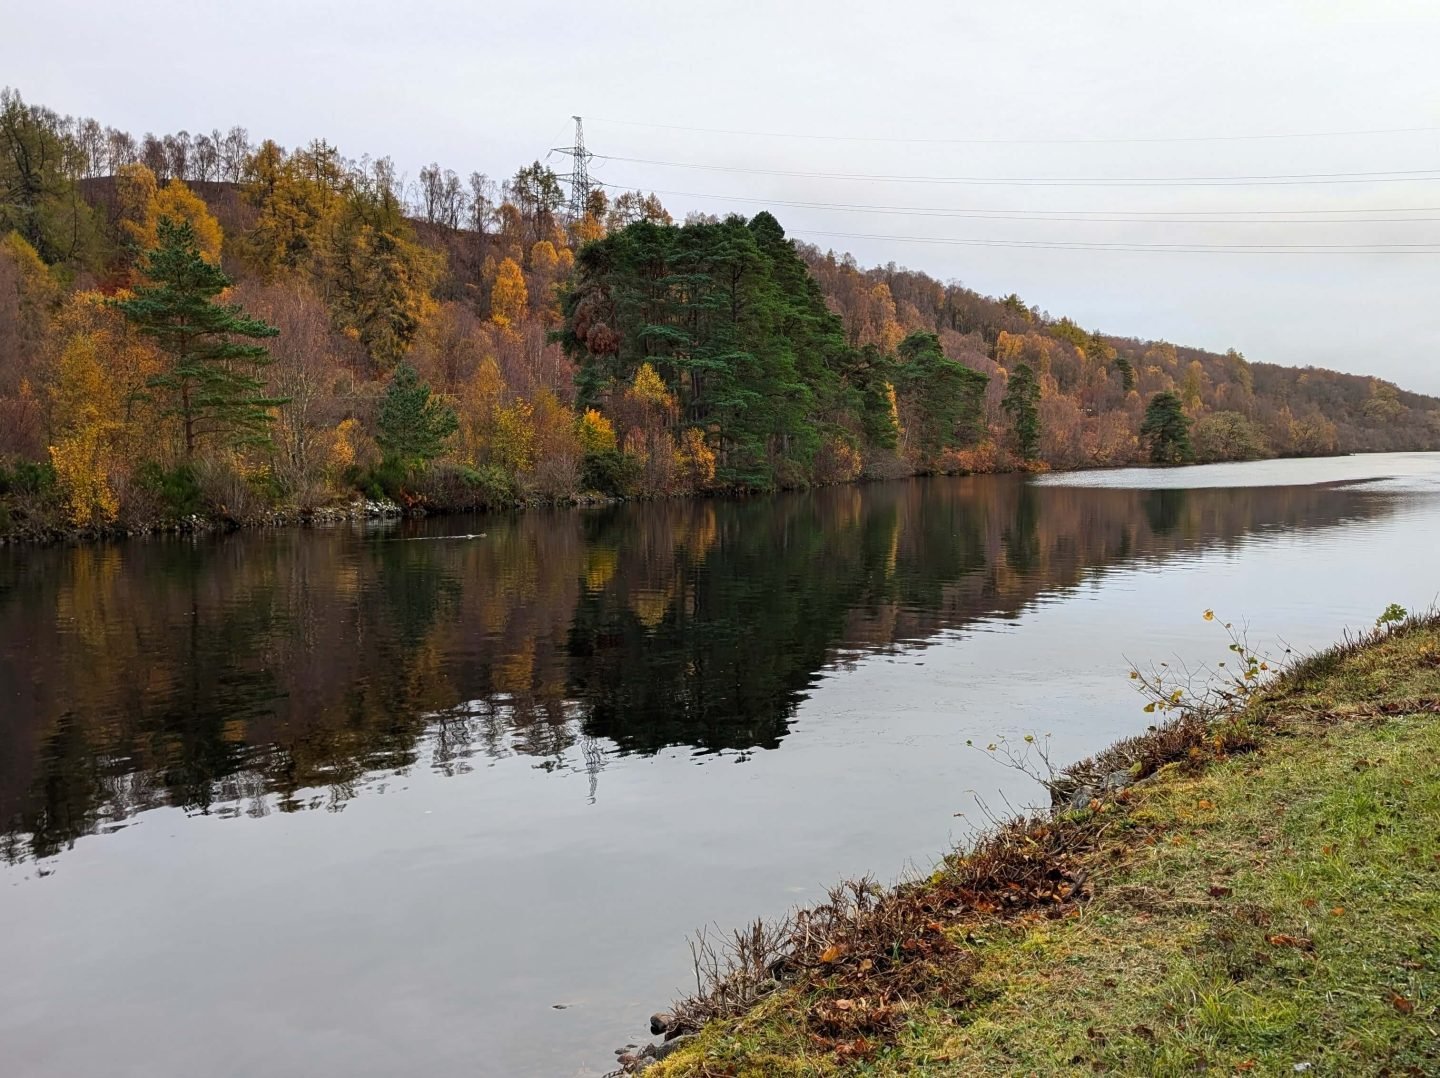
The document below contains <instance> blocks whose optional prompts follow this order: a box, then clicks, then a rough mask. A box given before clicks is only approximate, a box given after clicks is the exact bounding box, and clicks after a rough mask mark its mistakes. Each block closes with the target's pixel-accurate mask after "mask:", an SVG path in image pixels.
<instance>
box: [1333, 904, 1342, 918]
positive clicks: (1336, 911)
mask: <svg viewBox="0 0 1440 1078" xmlns="http://www.w3.org/2000/svg"><path fill="white" fill-rule="evenodd" d="M1344 912H1345V907H1344V906H1336V907H1335V908H1334V909H1332V910H1331V911H1330V916H1331V917H1339V916H1340V915H1341V914H1343V913H1344Z"/></svg>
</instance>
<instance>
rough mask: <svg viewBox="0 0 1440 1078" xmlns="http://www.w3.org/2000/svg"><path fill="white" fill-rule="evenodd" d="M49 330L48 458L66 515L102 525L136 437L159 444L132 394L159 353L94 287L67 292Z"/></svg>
mask: <svg viewBox="0 0 1440 1078" xmlns="http://www.w3.org/2000/svg"><path fill="white" fill-rule="evenodd" d="M53 333H54V340H55V342H56V348H57V352H56V358H55V367H54V371H53V372H52V379H51V386H50V427H51V431H52V437H53V441H52V442H51V444H50V447H49V448H50V460H51V463H52V464H53V465H54V468H55V476H56V480H57V482H58V484H59V487H60V490H61V493H62V495H63V497H64V500H65V511H66V515H67V516H68V517H69V519H70V521H71V523H73V524H76V525H79V526H82V527H83V526H88V525H103V524H106V523H109V522H110V521H112V520H114V519H115V516H116V514H117V512H118V511H119V507H120V505H119V498H118V496H117V494H116V488H117V486H118V485H119V484H120V483H122V482H123V480H124V479H125V477H126V475H127V473H128V470H129V468H130V467H131V466H132V464H133V461H134V460H135V458H136V457H137V456H138V455H139V452H140V449H141V443H142V442H143V441H148V442H150V443H151V444H150V445H149V449H150V450H151V451H152V452H153V451H154V450H155V449H157V448H159V447H158V446H156V445H155V444H153V439H154V431H153V426H152V421H153V418H154V417H153V415H152V414H151V413H150V411H149V407H148V405H147V404H146V402H145V401H144V400H143V399H141V397H140V394H141V391H142V389H143V387H144V385H145V382H146V379H148V378H149V377H150V376H151V375H153V374H155V373H156V372H158V371H159V370H160V367H161V360H160V357H159V355H158V354H157V353H156V351H155V348H154V346H153V345H151V344H150V343H149V342H148V341H146V340H145V339H143V338H141V337H140V336H139V335H138V334H136V333H134V332H133V331H132V330H130V328H129V327H128V326H127V325H126V324H125V320H124V319H123V318H122V317H121V316H120V315H119V314H118V313H117V312H116V311H115V310H114V308H113V307H112V306H111V305H110V303H109V301H108V299H107V297H105V296H102V295H100V294H99V293H95V292H78V293H75V294H74V295H72V296H70V297H69V299H67V300H66V302H65V305H64V306H63V307H62V308H61V310H60V313H59V314H58V315H57V316H56V318H55V322H54V329H53Z"/></svg>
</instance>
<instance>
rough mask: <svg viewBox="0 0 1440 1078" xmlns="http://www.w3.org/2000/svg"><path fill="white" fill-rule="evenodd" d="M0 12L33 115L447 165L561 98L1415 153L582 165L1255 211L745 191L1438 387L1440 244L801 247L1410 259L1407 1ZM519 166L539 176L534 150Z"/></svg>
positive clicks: (832, 157)
mask: <svg viewBox="0 0 1440 1078" xmlns="http://www.w3.org/2000/svg"><path fill="white" fill-rule="evenodd" d="M0 27H3V28H4V29H3V32H0V83H3V84H9V85H12V86H14V87H16V88H17V89H19V90H20V91H21V92H22V93H23V94H24V95H25V96H26V98H27V99H28V100H31V101H35V102H40V103H44V104H47V105H49V106H51V107H53V108H55V109H57V110H59V111H61V112H69V113H76V114H82V115H91V116H94V117H96V118H97V119H99V120H100V121H101V122H102V123H108V124H113V125H115V126H117V127H123V128H126V129H128V130H131V131H132V132H133V133H135V134H136V135H137V136H138V135H139V134H141V133H143V132H144V131H146V130H151V131H155V132H157V133H160V132H164V131H173V130H178V129H180V128H185V129H187V130H190V131H191V132H196V131H201V130H209V129H210V128H212V127H222V128H223V127H228V126H230V125H231V124H236V123H238V124H242V125H244V126H246V127H248V128H249V130H250V132H251V134H252V136H255V137H265V136H268V137H273V138H275V139H276V140H277V141H279V142H281V143H282V144H284V145H287V146H293V145H295V144H298V143H302V142H304V141H307V140H309V139H310V138H313V137H318V136H324V137H326V138H328V139H330V140H331V141H332V142H335V143H338V144H339V146H340V147H341V149H342V150H343V151H344V152H345V153H346V154H347V155H350V156H357V157H358V156H359V155H361V154H362V153H371V154H376V155H379V154H389V155H391V156H392V157H394V159H395V161H396V163H397V164H398V165H399V166H400V167H401V169H402V170H404V171H405V172H407V173H408V174H409V175H411V176H413V175H414V174H415V172H416V171H417V169H418V168H419V166H420V165H421V164H424V163H426V162H428V161H430V160H438V161H439V162H440V163H441V164H442V165H444V166H446V167H449V168H453V169H455V170H456V171H457V172H460V173H462V174H467V173H468V172H470V171H471V170H479V171H485V172H488V173H490V174H491V175H493V176H504V175H508V174H510V173H513V172H514V170H515V169H516V168H517V167H518V166H519V165H521V164H524V163H526V162H528V161H530V160H533V159H535V158H536V157H542V158H543V157H544V155H545V153H546V151H547V150H548V149H549V148H550V147H552V146H555V145H560V144H562V143H564V142H568V140H569V135H570V125H569V120H568V118H569V116H570V115H571V114H572V113H576V112H579V113H581V114H583V115H585V116H586V117H587V121H586V131H587V138H588V142H589V144H590V148H591V149H592V150H593V151H594V152H596V153H598V154H605V155H611V156H612V157H631V158H644V159H649V160H653V161H669V162H690V163H704V164H711V165H722V166H726V167H741V168H753V169H772V170H780V171H790V172H796V171H800V172H810V173H816V172H827V173H845V174H863V175H872V176H873V175H880V176H932V177H934V176H944V177H956V176H967V177H1055V178H1075V177H1197V176H1204V177H1214V176H1257V175H1267V176H1269V175H1281V174H1283V175H1295V174H1302V173H1303V174H1313V173H1326V174H1333V173H1357V172H1380V171H1390V170H1397V171H1398V170H1424V169H1433V170H1437V171H1436V172H1435V173H1434V175H1435V177H1436V178H1434V179H1428V178H1427V179H1421V180H1410V181H1405V182H1369V181H1367V182H1360V183H1324V184H1305V185H1245V186H1229V185H1227V186H1213V185H1212V186H1194V187H1153V186H1136V187H1096V186H1075V187H1071V186H997V185H957V184H933V183H932V184H925V183H907V182H896V181H856V180H845V179H833V178H832V179H822V178H816V177H800V176H774V175H761V174H753V173H751V174H747V173H736V172H720V171H702V170H694V169H687V168H677V167H669V166H661V165H653V164H639V163H634V162H626V161H619V160H609V161H605V160H597V161H596V162H595V164H594V166H593V169H594V171H595V172H596V173H597V174H598V175H599V176H600V177H602V178H603V179H605V180H607V181H609V182H611V183H615V184H620V185H624V186H631V187H637V186H638V187H643V188H645V189H647V190H649V189H655V190H657V191H662V192H667V191H669V192H690V193H693V194H685V195H679V194H664V195H662V198H663V199H664V201H665V203H666V205H667V206H669V207H670V208H671V210H672V212H676V215H677V216H683V215H684V213H685V212H686V211H688V210H690V209H702V210H706V211H709V212H723V211H725V210H727V209H738V210H741V211H743V212H746V213H751V212H754V211H755V210H757V209H759V208H760V205H759V204H758V203H753V202H738V201H731V200H733V199H738V198H745V199H784V200H789V201H802V202H823V203H846V204H850V205H858V206H865V207H923V208H937V209H944V210H947V211H973V210H985V211H990V210H996V211H1021V213H1022V214H1023V215H1029V214H1034V213H1035V212H1037V211H1056V212H1058V213H1061V214H1063V213H1066V212H1067V211H1086V212H1090V211H1096V212H1099V213H1109V214H1112V215H1113V214H1115V213H1117V212H1122V211H1123V212H1126V213H1133V212H1134V211H1153V212H1155V213H1156V214H1157V215H1170V216H1173V215H1175V214H1177V213H1181V212H1185V213H1190V212H1193V211H1220V214H1219V215H1221V216H1223V215H1225V214H1231V215H1233V214H1234V213H1236V212H1238V211H1262V212H1261V213H1260V214H1256V215H1255V216H1257V217H1262V218H1263V219H1264V221H1265V223H1259V224H1215V223H1206V224H1175V223H1161V222H1154V221H1149V222H1138V221H1131V222H1115V221H1037V220H1033V219H1031V220H1001V219H989V220H981V219H970V218H955V217H941V216H904V215H898V214H893V213H876V212H845V211H840V210H834V209H820V208H799V207H784V206H780V207H776V215H777V216H778V217H779V219H780V220H781V222H782V223H783V224H784V225H785V226H786V227H787V228H788V229H789V230H790V231H792V232H793V233H795V234H797V235H798V236H799V237H800V238H803V239H806V240H810V241H811V242H815V243H818V244H820V245H821V246H822V247H834V248H835V249H836V250H850V251H852V252H853V253H854V254H855V255H856V257H857V258H859V259H860V261H861V262H862V263H865V264H870V263H876V262H886V261H891V260H893V261H895V262H897V263H900V264H903V265H908V266H911V267H914V268H917V269H923V270H926V271H928V272H929V273H931V274H933V275H935V276H937V277H941V278H956V279H959V280H961V281H964V282H965V283H966V284H968V285H970V286H972V287H974V288H977V289H979V290H981V291H984V292H989V293H1005V292H1010V291H1017V292H1019V293H1020V294H1021V295H1022V296H1023V297H1024V298H1025V299H1026V301H1027V302H1030V303H1035V304H1038V305H1040V306H1041V307H1043V308H1045V309H1046V310H1048V311H1050V312H1051V313H1052V314H1056V315H1060V314H1068V315H1070V316H1071V317H1073V318H1075V319H1076V320H1077V321H1079V322H1080V323H1082V324H1083V325H1085V326H1086V327H1097V326H1098V327H1099V328H1102V329H1104V330H1106V331H1107V332H1114V333H1122V334H1129V335H1135V336H1141V337H1155V338H1165V339H1168V340H1173V341H1176V342H1179V343H1185V344H1194V345H1200V346H1205V347H1210V348H1215V349H1219V350H1223V349H1224V348H1226V347H1230V346H1233V347H1236V348H1239V349H1240V350H1241V351H1243V352H1245V354H1246V355H1248V356H1249V357H1250V358H1251V359H1255V360H1269V361H1273V362H1281V363H1291V364H1307V363H1313V364H1316V365H1319V366H1329V367H1335V368H1338V369H1341V370H1351V371H1357V372H1363V373H1374V374H1379V375H1382V376H1384V377H1387V378H1391V379H1394V380H1395V381H1397V382H1399V383H1400V384H1401V385H1403V386H1405V387H1407V388H1412V389H1417V390H1422V391H1428V392H1432V393H1440V364H1437V363H1436V361H1435V359H1434V357H1435V355H1436V353H1437V346H1440V303H1437V302H1436V293H1437V285H1440V253H1436V254H1429V253H1421V254H1386V255H1377V254H1354V253H1345V254H1339V255H1335V254H1328V255H1322V254H1316V253H1304V254H1238V253H1208V252H1206V253H1175V252H1163V253H1162V252H1154V251H1145V252H1120V251H1094V250H1086V251H1075V250H1054V249H1016V248H1007V247H980V246H957V245H948V244H940V243H919V242H912V241H909V240H890V239H874V238H839V237H825V236H820V235H814V234H813V233H815V232H840V233H852V234H864V235H868V236H876V235H879V236H897V237H928V238H932V239H965V240H1000V241H1017V240H1018V241H1043V242H1072V241H1079V242H1091V243H1093V242H1099V243H1136V244H1156V243H1158V244H1182V245H1184V244H1221V245H1227V246H1228V245H1236V244H1262V245H1263V244H1364V243H1370V244H1373V243H1382V244H1383V243H1408V244H1416V243H1434V244H1436V245H1437V246H1436V247H1434V248H1432V249H1433V250H1436V251H1440V92H1437V91H1440V82H1437V79H1436V76H1435V67H1434V64H1435V57H1436V56H1437V55H1440V5H1437V4H1435V3H1433V2H1422V0H1412V2H1401V0H1353V2H1345V3H1341V2H1325V0H1303V2H1300V0H1296V2H1292V3H1277V2H1256V0H1240V2H1235V0H1208V2H1206V3H1203V4H1200V3H1195V4H1187V5H1183V6H1182V5H1179V4H1172V3H1163V4H1162V3H1142V2H1139V0H1129V2H1123V3H1122V2H1093V3H1075V2H1074V0H1047V2H1040V3H1017V2H1005V3H1002V2H999V0H993V2H988V3H975V2H971V3H968V4H957V3H953V2H950V3H944V2H936V3H926V4H920V3H910V4H901V3H890V4H877V3H866V4H858V3H849V2H838V0H826V2H820V3H809V2H807V3H803V4H801V3H788V4H780V3H747V2H732V3H723V4H722V3H709V2H703V3H702V2H690V3H684V4H679V3H674V2H673V0H612V2H609V3H573V4H559V3H531V4H525V3H507V4H492V3H475V2H468V3H467V2H460V0H417V2H412V3H410V4H396V3H393V2H386V3H379V2H375V0H345V2H338V0H284V2H281V0H247V2H245V3H243V4H221V3H218V2H214V0H208V2H207V0H186V2H178V0H134V2H132V3H129V4H125V5H116V4H105V5H102V4H98V3H94V2H81V0H43V2H40V0H26V2H20V0H0ZM605 121H629V122H631V123H644V124H656V125H679V126H681V127H690V128H717V129H727V130H740V131H749V132H781V133H800V132H803V133H810V134H816V135H836V136H865V137H870V138H893V139H917V140H925V139H928V140H939V139H978V140H984V139H1011V140H1014V139H1034V140H1046V139H1059V140H1064V139H1071V140H1075V139H1092V140H1094V139H1167V138H1172V139H1173V138H1186V139H1194V138H1197V137H1204V136H1227V137H1233V136H1238V135H1256V134H1274V133H1286V134H1289V133H1300V132H1340V131H1359V130H1373V129H1380V128H1383V129H1393V128H1430V127H1433V128H1436V130H1426V131H1410V132H1406V133H1399V134H1385V135H1349V136H1336V137H1324V138H1286V139H1255V140H1233V138H1232V140H1229V141H1186V142H1160V141H1151V142H1130V143H1096V142H1088V143H1087V142H1069V143H1053V142H1052V143H1044V142H1036V143H1031V144H1015V143H989V144H984V143H970V144H958V143H943V142H934V141H931V142H898V141H897V142H879V141H843V140H821V139H795V138H772V137H759V136H754V135H750V136H738V135H728V134H718V133H706V132H692V131H683V130H673V129H666V128H662V127H644V126H631V125H630V124H620V123H615V122H605ZM551 163H552V164H554V165H555V166H556V167H557V169H560V170H562V171H563V166H564V160H563V159H554V158H552V160H551ZM697 195H712V196H715V197H697ZM1412 207H1433V208H1430V209H1426V210H1421V211H1411V210H1409V209H1408V208H1412ZM1382 208H1383V209H1390V208H1396V209H1400V208H1405V212H1397V213H1395V214H1394V216H1395V217H1406V218H1416V217H1419V218H1430V219H1432V220H1428V221H1407V222H1404V223H1390V224H1382V223H1376V222H1374V221H1369V222H1366V223H1326V224H1316V223H1307V224H1276V223H1273V222H1274V221H1275V220H1276V219H1277V218H1278V217H1280V216H1281V215H1280V214H1278V213H1277V212H1276V211H1293V210H1312V209H1332V210H1345V211H1352V210H1355V209H1371V210H1373V209H1382ZM1292 216H1294V217H1297V218H1299V217H1302V216H1303V215H1292ZM1314 216H1318V215H1311V217H1312V219H1313V217H1314ZM1350 216H1351V217H1352V219H1353V217H1354V216H1355V215H1353V214H1350ZM1228 219H1229V218H1227V220H1228ZM1421 249H1422V250H1424V248H1421Z"/></svg>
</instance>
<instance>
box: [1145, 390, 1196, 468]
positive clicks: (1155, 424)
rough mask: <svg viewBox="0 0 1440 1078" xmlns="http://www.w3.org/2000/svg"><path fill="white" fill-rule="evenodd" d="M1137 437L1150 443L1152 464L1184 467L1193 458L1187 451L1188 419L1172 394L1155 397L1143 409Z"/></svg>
mask: <svg viewBox="0 0 1440 1078" xmlns="http://www.w3.org/2000/svg"><path fill="white" fill-rule="evenodd" d="M1140 436H1141V437H1142V438H1144V439H1145V440H1146V441H1148V442H1149V443H1150V460H1151V462H1153V463H1155V464H1183V463H1185V462H1186V461H1188V460H1193V459H1194V457H1195V453H1194V451H1193V450H1192V449H1191V448H1190V419H1189V417H1188V416H1186V415H1185V409H1184V407H1183V406H1182V405H1181V403H1180V398H1179V397H1177V396H1176V395H1175V394H1174V393H1170V392H1165V393H1156V394H1155V396H1153V397H1151V398H1150V405H1149V407H1147V408H1146V409H1145V421H1144V422H1143V423H1141V424H1140Z"/></svg>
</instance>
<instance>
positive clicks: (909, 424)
mask: <svg viewBox="0 0 1440 1078" xmlns="http://www.w3.org/2000/svg"><path fill="white" fill-rule="evenodd" d="M899 353H900V356H899V362H898V363H897V364H896V365H895V385H896V388H897V389H899V390H900V391H901V392H903V393H904V395H905V396H906V398H908V401H907V403H908V404H909V408H908V409H907V414H908V415H910V416H911V417H912V418H910V419H907V421H906V429H907V431H908V433H909V436H910V437H911V438H912V439H914V444H915V447H916V448H918V449H919V451H920V453H921V454H922V456H923V457H924V458H925V459H926V460H933V459H934V458H935V457H937V456H938V455H939V454H940V453H941V452H943V451H944V450H946V449H948V448H950V447H951V446H955V445H963V444H967V443H970V442H973V441H975V440H976V439H977V438H978V436H979V433H980V429H981V427H982V425H983V422H984V413H985V385H986V383H987V382H989V380H990V379H989V377H988V376H986V375H984V374H981V373H980V372H979V371H973V370H971V369H970V368H969V367H967V366H965V365H964V364H963V363H956V362H955V361H954V360H952V359H948V358H946V356H945V352H944V351H943V350H942V349H941V347H940V338H939V337H937V336H936V335H935V334H933V333H912V334H910V335H909V336H908V337H906V338H905V339H904V340H903V341H901V342H900V348H899Z"/></svg>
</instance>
